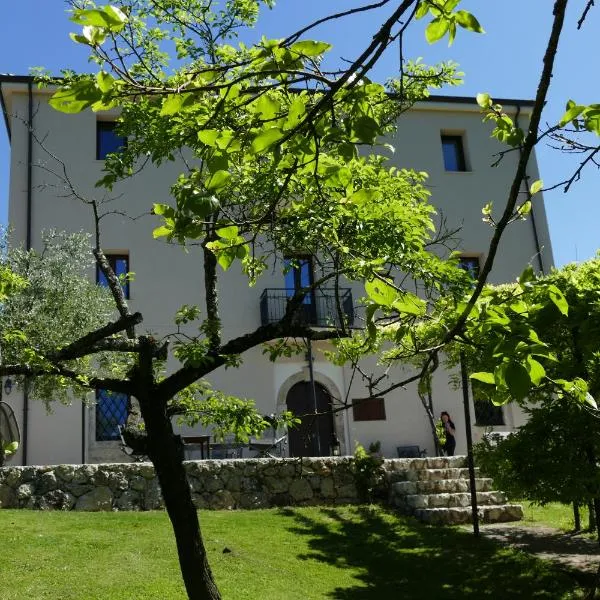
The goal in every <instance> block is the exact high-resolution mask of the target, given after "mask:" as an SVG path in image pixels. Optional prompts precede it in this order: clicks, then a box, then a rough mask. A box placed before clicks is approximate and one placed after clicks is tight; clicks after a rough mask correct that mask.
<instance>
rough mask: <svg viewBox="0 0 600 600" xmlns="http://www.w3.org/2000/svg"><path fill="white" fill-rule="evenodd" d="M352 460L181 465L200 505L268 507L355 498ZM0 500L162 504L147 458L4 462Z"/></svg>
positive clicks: (51, 506)
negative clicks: (63, 462)
mask: <svg viewBox="0 0 600 600" xmlns="http://www.w3.org/2000/svg"><path fill="white" fill-rule="evenodd" d="M417 460H418V459H417ZM431 460H436V459H420V460H418V462H419V463H422V464H423V466H425V464H426V463H427V462H428V461H431ZM353 462H354V461H353V458H352V457H331V458H304V459H293V458H288V459H240V460H205V461H188V462H186V463H185V468H186V470H187V474H188V479H189V483H190V487H191V490H192V496H193V499H194V503H195V504H196V506H197V507H198V508H213V509H225V508H267V507H271V506H290V505H292V506H294V505H319V504H346V503H356V502H358V500H359V498H358V494H357V489H356V485H355V476H354V468H353ZM420 466H421V465H420V464H419V465H418V466H417V463H416V462H415V460H411V459H395V460H385V461H384V464H383V468H384V469H385V470H386V471H387V472H388V473H389V474H392V472H394V471H403V470H405V469H407V468H420ZM387 479H388V480H390V479H393V477H392V478H389V477H388V478H387ZM0 507H3V508H33V509H41V510H73V509H74V510H84V511H98V510H154V509H160V508H163V500H162V495H161V491H160V487H159V485H158V481H157V479H156V477H155V474H154V468H153V466H152V465H151V464H150V463H122V464H120V463H116V464H98V465H58V466H29V467H4V468H0Z"/></svg>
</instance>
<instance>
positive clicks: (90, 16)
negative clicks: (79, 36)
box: [71, 6, 127, 32]
mask: <svg viewBox="0 0 600 600" xmlns="http://www.w3.org/2000/svg"><path fill="white" fill-rule="evenodd" d="M71 21H73V23H77V24H78V25H85V26H92V27H103V28H106V29H108V30H110V31H114V32H118V31H120V30H121V29H123V27H124V26H125V23H127V15H125V13H124V12H123V11H122V10H121V9H119V8H117V7H116V6H106V7H104V8H90V9H75V10H74V11H73V16H72V17H71Z"/></svg>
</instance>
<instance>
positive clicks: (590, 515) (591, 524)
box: [588, 502, 596, 531]
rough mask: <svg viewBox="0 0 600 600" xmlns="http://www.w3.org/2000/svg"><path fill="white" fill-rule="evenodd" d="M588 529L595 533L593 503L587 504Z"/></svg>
mask: <svg viewBox="0 0 600 600" xmlns="http://www.w3.org/2000/svg"><path fill="white" fill-rule="evenodd" d="M588 529H589V530H590V531H596V511H595V510H594V503H593V502H590V503H589V504H588Z"/></svg>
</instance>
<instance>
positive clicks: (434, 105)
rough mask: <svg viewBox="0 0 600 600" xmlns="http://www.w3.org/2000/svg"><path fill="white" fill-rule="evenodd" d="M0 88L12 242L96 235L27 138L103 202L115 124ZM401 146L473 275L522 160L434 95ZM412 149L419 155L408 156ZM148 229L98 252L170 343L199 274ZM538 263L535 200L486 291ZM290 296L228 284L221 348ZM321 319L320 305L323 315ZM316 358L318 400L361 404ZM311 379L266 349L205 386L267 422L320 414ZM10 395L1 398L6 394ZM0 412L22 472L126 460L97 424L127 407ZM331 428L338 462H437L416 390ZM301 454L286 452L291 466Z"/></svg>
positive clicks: (232, 275)
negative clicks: (372, 452) (51, 231)
mask: <svg viewBox="0 0 600 600" xmlns="http://www.w3.org/2000/svg"><path fill="white" fill-rule="evenodd" d="M0 86H1V87H0V97H1V100H2V110H3V113H4V118H5V123H6V130H7V134H8V136H9V138H10V144H11V164H10V196H9V221H10V225H11V226H12V227H13V228H14V234H15V238H16V239H18V240H22V242H23V243H24V244H26V245H29V246H31V247H34V248H35V247H39V245H40V237H41V232H42V230H44V229H48V228H56V229H59V230H67V231H80V230H82V229H83V230H87V231H90V230H91V228H92V224H93V222H92V218H91V215H90V214H89V211H88V209H87V208H86V207H84V206H82V205H81V204H78V203H77V202H75V201H74V200H71V199H66V198H60V197H57V194H56V190H54V189H53V188H52V187H44V186H43V185H41V184H43V183H44V182H47V181H48V180H49V178H50V177H51V176H50V175H49V174H48V173H47V172H45V171H43V170H41V169H39V168H36V165H38V164H40V163H41V162H46V163H47V162H48V156H47V155H46V154H45V153H44V152H43V150H42V149H41V148H40V147H39V145H38V144H37V143H35V141H34V140H33V139H32V136H31V134H30V132H29V128H28V126H27V124H28V123H31V127H32V129H33V130H34V131H35V132H36V135H37V136H38V137H40V138H43V139H44V140H45V141H44V144H45V146H46V147H47V148H48V149H49V150H51V151H52V153H54V154H55V155H56V156H57V157H60V159H61V160H62V161H64V162H65V163H66V164H67V165H68V168H69V172H70V175H71V177H72V178H73V180H74V182H75V184H76V186H78V187H79V188H80V189H82V190H84V191H86V192H87V193H90V194H92V193H94V194H98V193H99V192H98V190H97V189H94V183H95V182H96V181H97V180H98V179H99V178H100V177H101V170H102V166H103V161H102V160H101V158H99V157H100V156H101V153H102V151H103V149H104V147H105V146H104V145H105V144H108V146H109V148H110V144H111V136H112V135H113V134H112V132H111V129H110V125H107V123H108V122H110V116H108V115H102V114H95V113H93V112H91V111H85V112H83V113H81V114H77V115H65V114H61V113H58V112H56V111H54V110H53V109H52V108H50V106H49V105H48V103H47V99H48V95H49V93H48V92H47V91H44V90H38V89H37V88H36V86H35V85H32V80H31V79H30V78H29V77H23V76H8V75H7V76H0ZM497 101H498V102H499V103H501V104H503V105H504V107H505V110H506V111H507V112H509V113H510V114H512V115H513V117H516V118H518V120H519V124H520V126H521V127H525V126H526V122H527V119H528V118H529V114H530V111H531V107H532V104H533V103H532V102H529V101H521V100H502V99H498V100H497ZM396 137H397V139H391V140H390V141H391V143H392V144H393V145H394V146H395V147H396V153H395V156H394V157H393V159H392V162H393V163H396V164H398V165H399V166H402V167H410V168H414V169H417V170H419V171H427V172H428V173H429V175H430V179H429V186H430V188H431V191H432V197H431V201H432V203H433V204H434V205H435V206H436V207H437V208H438V210H439V211H440V212H441V213H442V214H443V215H444V217H445V218H446V220H447V225H448V227H449V228H454V227H460V228H461V233H460V237H461V243H460V249H461V251H462V252H463V253H464V256H465V257H468V258H470V259H471V260H472V262H473V264H477V263H478V262H479V261H481V259H482V258H484V254H483V253H484V252H485V250H486V248H487V246H488V243H489V240H490V237H491V235H492V229H491V228H490V227H489V225H487V224H485V223H483V222H482V218H481V207H482V206H483V205H484V204H485V203H487V202H490V201H493V202H495V204H496V205H502V203H503V201H504V200H505V199H506V196H507V191H508V188H509V185H510V182H511V180H512V177H513V173H514V170H515V166H516V161H517V160H518V153H517V152H512V153H508V154H507V155H506V156H505V157H504V159H503V160H502V161H501V162H500V164H498V166H496V167H492V166H491V164H492V163H493V162H495V159H496V154H497V153H498V152H499V151H500V150H502V146H501V145H500V144H499V143H498V142H497V141H496V140H494V139H493V138H491V137H490V126H489V125H482V122H481V114H480V110H479V107H478V106H477V105H476V103H475V102H474V100H473V99H472V98H459V97H446V96H437V97H433V98H431V99H430V100H428V101H426V102H421V103H419V104H417V105H416V106H415V107H414V108H413V109H412V110H411V111H410V112H409V113H407V114H405V115H403V117H402V119H401V121H400V126H399V129H398V132H397V134H396ZM406 140H413V143H412V144H411V145H410V146H407V144H406ZM177 174H178V166H177V164H175V163H170V164H167V165H166V166H164V167H161V168H160V169H147V170H146V171H145V172H144V177H143V178H132V179H131V180H128V181H125V182H122V184H120V187H119V189H118V192H119V193H122V194H123V196H122V197H123V200H122V201H121V202H126V207H127V212H128V213H129V214H134V215H137V214H142V213H144V212H147V211H148V210H149V206H150V203H151V202H165V201H168V196H169V186H170V184H171V183H172V182H173V181H174V180H175V178H176V176H177ZM528 175H529V177H530V182H531V181H534V180H536V179H538V177H539V176H538V172H537V165H536V163H535V159H533V160H532V161H531V162H530V164H529V166H528ZM153 226H156V220H155V219H153V218H152V217H151V216H148V217H145V218H141V219H139V220H137V221H135V222H132V221H130V220H128V219H125V218H122V217H118V216H114V217H113V218H112V220H111V221H110V224H109V225H108V226H105V227H104V231H103V241H102V246H103V248H104V250H105V251H107V253H109V254H110V255H112V256H113V257H114V260H115V261H116V262H115V264H116V265H117V266H118V267H119V268H123V269H125V270H131V271H133V272H135V281H133V282H132V283H131V284H130V290H129V291H130V302H131V306H132V309H133V310H140V311H141V312H142V313H143V315H144V323H143V325H142V329H148V330H151V331H154V332H158V333H159V334H167V333H169V332H170V331H173V322H172V316H173V315H174V314H175V312H176V311H177V310H178V308H179V307H180V306H181V305H182V304H184V303H187V304H194V303H195V302H198V298H201V294H202V293H203V292H202V290H203V281H202V271H201V269H199V268H198V266H197V262H198V257H197V255H195V254H194V253H190V254H185V253H184V252H183V251H182V250H181V248H179V247H177V246H175V245H167V244H165V243H164V242H159V241H154V240H153V239H152V235H151V231H152V227H153ZM529 262H531V263H532V264H533V266H534V268H535V269H537V270H543V271H544V272H547V271H548V270H549V269H550V267H551V266H552V251H551V245H550V239H549V233H548V226H547V221H546V214H545V210H544V204H543V199H542V198H541V197H538V196H536V200H535V203H534V207H533V211H532V216H531V218H530V219H528V220H527V221H522V222H518V223H515V224H513V225H512V226H511V227H509V229H508V231H507V232H506V234H505V236H504V238H503V241H502V243H501V247H500V252H499V256H498V259H497V260H496V263H495V266H494V269H493V271H492V273H491V277H490V280H491V282H494V283H499V282H506V281H512V280H514V279H515V277H516V276H517V275H518V274H519V273H520V272H521V271H522V270H523V268H524V266H525V265H526V264H527V263H529ZM90 276H93V275H92V274H90ZM287 283H288V284H289V281H288V282H287ZM285 287H286V282H285V281H284V276H283V275H280V274H274V273H270V272H269V273H266V274H265V275H264V276H262V277H261V278H260V280H259V283H258V285H257V286H256V287H254V288H248V285H247V282H246V279H245V277H243V276H242V275H241V274H239V273H237V272H236V269H232V270H231V272H228V273H227V274H226V276H225V277H224V278H223V280H222V283H221V291H222V296H221V311H222V314H223V315H226V317H227V320H226V321H225V322H224V327H225V332H224V334H225V337H228V336H230V335H232V334H236V333H241V332H244V331H250V330H252V329H253V328H254V327H256V326H258V325H260V323H261V314H262V318H263V319H264V318H266V315H268V313H269V310H271V311H272V310H273V306H274V304H273V303H275V302H276V298H275V294H274V293H272V292H269V291H268V290H270V289H277V288H279V289H281V288H285ZM348 294H352V295H353V297H354V299H356V298H358V297H360V296H362V295H364V290H363V289H362V287H361V286H360V285H354V286H353V287H352V288H351V289H349V290H348ZM239 298H244V302H239ZM348 301H349V302H350V301H351V298H350V296H348ZM228 305H229V306H228ZM261 307H262V313H261ZM321 310H322V307H321V308H320V307H319V303H318V302H317V303H316V311H317V313H318V312H319V311H321ZM317 316H319V315H318V314H317ZM313 354H314V361H313V378H314V382H316V391H317V393H316V396H317V397H318V398H320V397H321V396H322V400H323V401H324V402H327V401H328V400H327V398H328V396H331V397H333V398H334V399H335V398H346V397H348V398H358V397H364V396H365V389H364V386H362V384H361V383H360V381H357V379H356V378H355V380H354V382H352V386H351V389H350V390H349V389H348V387H349V386H350V385H351V382H350V371H349V369H346V368H341V367H335V366H333V365H331V364H329V363H328V362H326V361H325V359H324V358H323V356H322V354H321V348H320V347H319V345H318V344H314V347H313ZM308 367H309V365H308V362H307V360H306V358H305V357H304V356H297V357H295V358H290V359H282V360H279V361H277V362H276V363H275V364H273V363H270V362H269V361H268V360H267V358H266V357H265V356H264V355H263V354H262V351H261V349H260V348H257V349H255V350H253V351H251V352H248V353H247V354H246V355H245V356H244V363H243V365H242V366H241V367H240V368H239V369H228V370H227V371H225V370H219V371H217V372H215V373H213V374H212V375H211V378H210V379H211V381H212V382H213V385H214V386H215V387H218V388H221V389H223V390H224V391H226V392H229V393H232V394H236V395H240V396H244V397H248V398H253V399H254V400H255V401H256V403H257V405H258V407H259V409H260V410H261V412H264V413H265V414H268V413H272V412H278V411H279V410H282V409H284V408H285V407H287V406H291V405H294V403H300V404H302V403H303V402H309V403H310V402H314V396H313V393H312V387H311V383H310V381H311V377H310V369H309V368H308ZM448 378H449V374H448V373H447V372H445V371H443V370H441V369H440V370H438V372H436V374H435V377H434V386H433V400H434V407H435V411H436V413H439V412H440V411H442V410H446V411H448V412H449V413H450V414H451V415H452V417H453V419H454V422H455V423H456V426H457V430H458V438H457V442H458V445H457V453H464V452H465V449H466V446H465V442H464V435H463V433H464V417H463V409H462V392H461V390H454V389H453V388H452V387H451V386H449V384H448ZM5 383H6V381H5ZM8 387H9V386H8V385H5V390H8ZM4 400H6V401H7V402H9V403H10V404H11V405H12V407H13V409H14V410H15V413H16V414H17V417H18V420H19V423H20V426H21V430H22V444H21V449H20V450H19V453H18V454H17V456H16V457H15V459H14V461H13V464H23V463H26V464H43V463H77V462H97V461H104V460H123V459H124V455H123V454H122V453H121V451H120V449H119V443H118V441H115V440H110V439H103V438H107V437H109V438H110V437H114V433H115V431H116V429H115V424H114V423H112V424H111V425H110V426H109V427H108V428H105V429H102V427H101V426H102V425H103V422H102V418H100V419H97V416H100V417H101V413H102V411H103V410H105V409H107V408H109V409H110V408H111V406H109V405H110V403H111V402H113V404H114V402H117V404H116V405H115V406H113V408H115V409H117V411H118V410H119V409H120V406H119V405H118V401H110V400H109V401H107V400H104V401H102V400H101V402H100V403H99V404H98V405H97V406H91V407H82V406H81V405H80V404H73V405H72V406H68V407H65V406H61V405H57V406H56V407H55V412H54V413H53V414H51V415H48V414H46V411H45V409H44V407H43V406H42V404H41V403H39V402H35V401H32V400H29V399H25V398H24V397H23V394H22V392H21V391H20V390H17V389H13V390H12V391H11V393H10V394H7V393H6V392H5V394H4ZM471 414H472V415H473V414H474V411H473V407H472V412H471ZM477 415H478V418H477V421H478V422H477V424H476V425H475V426H474V438H475V439H478V437H480V435H481V433H482V431H483V429H484V427H483V423H489V422H494V423H503V424H502V425H498V426H497V427H496V429H500V430H510V429H512V428H514V427H515V426H518V425H519V424H520V423H522V419H523V417H522V415H521V414H520V412H519V410H518V409H517V408H515V407H512V406H507V407H504V408H503V410H502V413H501V414H495V415H487V416H486V415H485V414H483V412H482V411H481V410H478V411H477ZM490 419H491V421H490ZM473 420H475V419H473ZM97 421H98V422H97ZM333 421H334V422H333V423H329V424H328V427H331V426H332V427H333V428H334V431H335V434H336V435H337V437H338V438H339V440H340V442H341V450H342V453H351V452H352V451H353V448H354V444H355V442H356V441H359V442H360V443H362V444H363V445H365V446H368V445H369V444H370V443H372V442H375V441H380V442H381V448H382V451H383V453H384V454H385V455H386V456H395V455H396V447H397V446H400V445H402V446H404V445H413V444H414V445H419V446H420V447H421V448H424V449H426V450H427V452H428V453H429V454H430V455H431V454H432V453H433V450H434V448H433V441H432V439H431V432H430V428H429V424H428V421H427V417H426V415H425V412H424V410H423V408H422V406H421V403H420V400H419V398H418V396H417V393H416V390H415V388H414V386H409V387H407V388H406V389H403V390H401V391H399V392H398V391H397V392H395V393H393V394H391V395H389V396H387V397H385V398H384V399H383V400H376V401H373V402H372V403H371V404H363V405H362V406H361V407H356V408H355V409H354V410H349V411H343V412H338V413H337V414H336V416H335V418H334V419H333ZM97 425H98V428H97ZM328 437H329V438H330V437H331V435H330V433H326V434H324V437H322V438H321V443H320V447H318V446H317V445H315V448H314V449H313V452H312V453H320V454H329V445H330V444H329V442H328V441H327V438H328ZM295 443H296V442H294V440H293V439H292V440H290V446H289V448H290V449H291V450H292V453H294V444H295Z"/></svg>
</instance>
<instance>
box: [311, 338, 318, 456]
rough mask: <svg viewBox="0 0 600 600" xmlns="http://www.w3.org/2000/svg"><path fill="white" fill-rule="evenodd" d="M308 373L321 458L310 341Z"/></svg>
mask: <svg viewBox="0 0 600 600" xmlns="http://www.w3.org/2000/svg"><path fill="white" fill-rule="evenodd" d="M308 373H309V375H310V387H311V391H312V397H313V409H314V411H315V430H316V433H317V452H318V453H319V456H321V436H320V431H319V417H318V412H319V411H318V407H317V389H316V387H315V373H314V371H313V353H312V342H311V340H310V338H309V339H308Z"/></svg>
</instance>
